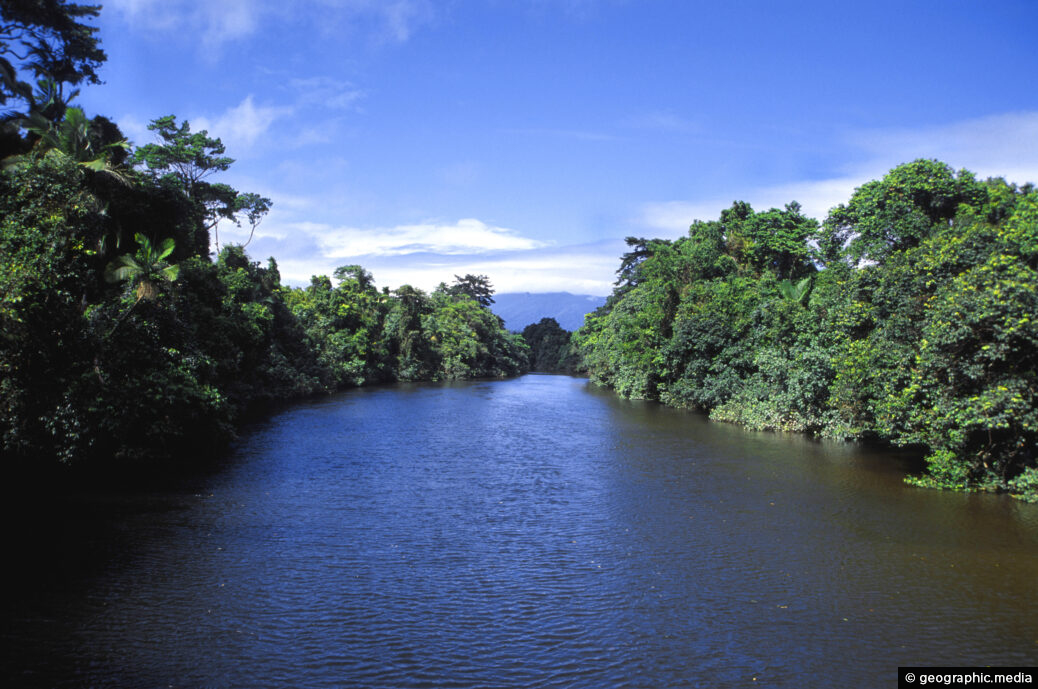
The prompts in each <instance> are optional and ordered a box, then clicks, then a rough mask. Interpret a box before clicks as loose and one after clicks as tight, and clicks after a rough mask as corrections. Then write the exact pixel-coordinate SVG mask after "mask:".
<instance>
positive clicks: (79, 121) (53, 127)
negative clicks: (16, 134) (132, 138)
mask: <svg viewBox="0 0 1038 689" xmlns="http://www.w3.org/2000/svg"><path fill="white" fill-rule="evenodd" d="M21 125H22V126H23V127H25V128H26V129H28V130H29V131H30V132H32V133H33V134H36V135H37V136H38V137H39V140H38V141H37V142H36V146H35V148H36V150H38V151H40V152H41V153H44V154H47V153H50V152H51V151H57V152H58V153H61V154H62V155H65V156H67V157H69V158H71V159H72V160H73V161H75V162H76V163H78V164H79V165H81V166H83V167H85V168H87V169H88V170H93V171H95V172H103V173H106V174H108V175H111V176H112V177H114V178H115V179H117V180H119V181H121V182H123V183H126V181H127V180H126V176H125V174H123V172H122V171H121V170H120V169H119V168H118V167H116V166H114V165H112V163H111V155H112V153H113V151H114V150H115V149H117V148H122V149H129V148H130V144H129V142H128V141H126V140H125V139H124V140H122V141H117V142H115V143H111V144H107V145H105V146H101V147H98V146H97V145H96V144H95V141H94V138H93V137H92V136H91V132H90V120H88V119H87V117H86V114H85V113H84V112H83V110H82V109H81V108H68V109H67V110H65V118H64V119H63V120H61V122H58V123H57V124H54V123H53V122H51V121H50V120H49V119H47V118H46V117H45V116H44V115H43V114H42V113H41V112H40V111H38V110H34V111H33V112H32V113H30V114H29V116H28V117H26V118H23V119H22V120H21ZM24 160H25V156H14V157H12V158H9V159H7V161H5V164H6V165H12V164H14V165H16V164H18V163H20V162H22V161H24Z"/></svg>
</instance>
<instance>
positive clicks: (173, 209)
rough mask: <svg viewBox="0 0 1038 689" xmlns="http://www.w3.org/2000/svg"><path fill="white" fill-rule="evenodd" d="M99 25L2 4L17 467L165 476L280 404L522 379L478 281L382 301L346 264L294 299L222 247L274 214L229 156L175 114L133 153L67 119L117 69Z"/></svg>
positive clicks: (274, 275) (359, 271)
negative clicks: (417, 385) (91, 86)
mask: <svg viewBox="0 0 1038 689" xmlns="http://www.w3.org/2000/svg"><path fill="white" fill-rule="evenodd" d="M98 12H99V8H98V7H91V6H81V5H74V4H70V3H66V2H63V1H62V0H58V1H56V2H47V3H39V2H33V1H20V0H19V1H14V0H4V2H2V3H0V18H2V30H0V108H4V109H5V112H4V113H3V120H2V123H0V158H2V161H3V164H2V166H3V169H2V171H0V333H2V336H0V432H2V436H0V449H2V451H3V454H4V455H5V456H6V457H12V458H17V459H20V460H22V461H23V463H24V464H29V465H46V464H51V463H54V461H55V460H57V461H60V462H64V463H78V464H85V465H92V466H97V465H99V464H108V463H111V462H115V463H117V464H118V466H119V467H120V468H121V469H129V468H130V467H131V465H133V466H141V465H145V466H147V465H149V464H152V465H154V464H155V462H156V461H158V460H168V459H170V458H173V457H184V456H190V453H189V452H187V451H188V450H194V449H210V448H213V447H214V446H219V445H220V444H222V443H224V442H226V441H227V440H228V439H229V438H231V437H232V436H233V432H234V427H235V424H236V423H238V422H239V420H240V419H241V418H243V417H244V416H246V415H247V414H248V413H249V412H250V411H251V410H254V409H257V408H261V407H263V406H264V405H265V404H266V403H269V402H272V401H275V400H283V399H290V398H297V397H301V396H306V395H312V394H317V393H325V392H329V391H333V390H337V389H340V388H343V387H349V386H356V385H363V384H366V383H372V382H381V381H394V380H402V381H410V380H442V379H458V378H470V377H485V376H505V375H515V374H517V373H520V372H522V371H523V370H525V368H526V365H527V363H526V356H527V354H526V352H527V348H526V345H525V343H524V342H523V341H522V338H521V337H520V336H519V335H516V334H509V333H507V332H506V331H504V329H503V328H502V327H501V321H500V319H499V318H498V317H497V316H495V315H494V314H493V313H492V312H491V311H490V310H489V308H488V307H489V304H490V303H492V301H493V300H492V298H491V297H490V295H491V294H492V290H491V288H490V284H489V282H488V281H487V279H486V278H485V277H484V276H472V275H467V276H465V277H464V278H458V279H457V280H456V281H455V283H454V284H453V285H450V286H448V285H446V284H442V283H441V285H440V287H439V288H437V289H436V290H435V291H433V292H432V293H431V294H427V293H425V292H423V291H422V290H419V289H415V288H413V287H411V286H408V285H404V286H402V287H399V288H398V289H396V290H393V291H390V290H388V289H382V290H381V291H379V290H377V289H376V288H375V286H374V284H373V279H372V276H371V274H370V273H368V272H367V271H365V270H364V269H363V268H362V267H360V266H356V265H348V266H342V267H340V268H338V269H337V270H336V271H335V273H334V275H333V276H332V278H329V277H328V276H323V275H322V276H316V277H314V278H313V279H312V280H311V282H310V285H309V286H307V287H305V288H290V287H287V286H285V285H283V284H282V283H281V279H280V275H279V272H278V267H277V263H276V262H275V260H274V259H273V258H272V259H270V260H269V261H268V262H267V264H266V265H265V266H263V265H260V264H259V263H257V262H255V261H252V260H251V259H250V258H249V257H248V256H247V255H246V253H245V251H244V247H243V246H235V245H228V246H223V247H222V248H220V247H219V243H218V239H219V237H218V227H219V225H220V224H221V223H227V222H233V223H238V224H241V223H247V224H248V225H249V226H251V229H252V230H255V227H256V225H257V224H258V223H259V222H260V220H261V219H262V217H263V216H264V214H265V213H266V212H267V211H268V210H269V208H270V200H269V199H266V198H263V197H261V196H259V195H256V194H251V193H245V192H240V191H238V190H235V189H233V188H231V187H230V186H228V185H226V184H223V183H220V182H218V181H214V178H215V177H216V176H217V175H218V173H220V172H224V171H226V170H227V169H228V168H229V167H230V165H231V164H232V163H233V160H232V159H231V158H229V157H227V156H226V155H225V149H224V146H223V144H222V143H221V141H220V140H219V139H217V138H211V137H210V136H209V134H208V132H206V131H200V132H193V131H191V128H190V126H189V124H188V123H187V122H179V123H178V122H177V120H176V118H175V117H173V116H167V117H162V118H159V119H157V120H155V121H154V122H152V124H151V125H150V127H149V128H150V129H151V130H152V131H153V132H155V134H156V135H157V143H152V144H147V145H144V146H140V147H139V148H136V149H134V148H133V147H131V146H130V144H129V143H127V142H126V140H125V139H124V137H123V135H122V134H121V132H119V130H118V127H116V125H114V124H113V123H112V122H111V121H109V120H108V119H106V118H104V117H102V116H96V117H93V118H88V117H87V116H86V115H85V114H84V113H83V111H82V110H81V109H79V108H76V107H73V106H71V105H70V101H71V99H72V98H73V97H74V95H75V93H76V92H75V91H71V92H69V91H68V89H69V88H71V87H74V86H75V85H76V84H78V83H81V82H86V83H90V82H95V83H96V81H97V76H96V69H97V67H98V66H99V65H100V64H101V63H102V62H103V60H104V58H105V56H104V53H103V51H101V49H100V46H99V45H98V42H97V40H96V37H95V36H94V33H95V31H96V29H94V28H93V27H91V26H89V25H87V24H85V23H84V20H85V19H89V18H92V17H96V16H97V14H98ZM21 56H27V57H25V58H24V59H21ZM12 61H13V62H12ZM26 75H30V76H32V77H35V79H36V84H35V85H30V84H29V83H28V82H27V81H25V80H23V79H24V78H27V77H26ZM211 242H212V244H213V245H215V246H216V247H217V249H218V251H217V253H216V254H215V260H214V259H213V258H211V257H210V247H211ZM333 279H334V281H335V282H334V284H333ZM145 471H147V469H145Z"/></svg>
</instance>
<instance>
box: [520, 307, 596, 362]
mask: <svg viewBox="0 0 1038 689" xmlns="http://www.w3.org/2000/svg"><path fill="white" fill-rule="evenodd" d="M572 335H573V334H572V333H571V332H569V331H568V330H564V329H563V328H562V326H560V325H559V322H558V321H556V320H555V319H554V318H542V319H541V320H540V321H539V322H537V323H531V324H530V325H528V326H526V327H525V328H523V339H524V340H525V341H526V344H527V346H528V347H529V348H530V369H531V370H533V371H540V372H542V373H577V372H578V371H580V370H581V365H582V358H581V356H580V352H579V351H578V350H577V348H576V346H575V345H574V344H573V341H572Z"/></svg>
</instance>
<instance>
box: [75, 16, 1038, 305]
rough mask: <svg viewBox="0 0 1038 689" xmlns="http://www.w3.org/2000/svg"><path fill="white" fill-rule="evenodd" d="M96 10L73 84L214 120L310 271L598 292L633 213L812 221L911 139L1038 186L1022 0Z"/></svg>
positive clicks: (136, 105) (294, 258)
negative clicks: (748, 209)
mask: <svg viewBox="0 0 1038 689" xmlns="http://www.w3.org/2000/svg"><path fill="white" fill-rule="evenodd" d="M98 25H99V26H100V28H101V40H102V43H103V46H104V48H105V50H106V51H107V52H108V56H109V59H108V62H107V63H106V64H105V65H104V67H103V69H102V78H103V79H104V81H105V82H106V83H105V84H104V85H103V86H94V87H89V88H86V89H84V91H83V94H82V95H81V97H80V104H81V105H83V107H84V108H85V109H86V110H87V112H88V114H91V115H92V114H104V115H106V116H108V117H110V118H112V119H114V120H115V121H117V122H118V123H119V124H120V126H121V127H122V129H123V131H124V132H125V133H126V134H127V135H128V136H129V137H130V139H131V140H132V141H133V142H134V143H137V144H143V143H148V142H150V141H151V140H152V138H151V134H150V132H148V131H147V129H146V125H147V123H148V121H150V120H152V119H154V118H157V117H160V116H163V115H167V114H175V115H177V116H178V117H179V118H181V119H188V120H189V121H190V122H191V124H192V127H193V128H194V129H201V128H206V129H208V130H209V132H210V134H211V135H213V136H219V137H220V138H221V139H222V140H223V141H224V143H225V144H226V145H227V148H228V154H229V155H231V156H232V157H234V158H235V159H236V160H237V162H236V163H235V165H234V166H233V168H232V170H231V171H230V172H229V173H227V175H226V176H225V177H224V180H223V181H226V182H228V183H229V184H232V185H233V186H235V187H237V188H238V189H240V190H242V191H255V192H258V193H261V194H263V195H265V196H268V197H270V198H271V199H272V200H273V201H274V208H273V210H272V212H271V213H270V215H269V216H268V217H267V218H266V219H265V220H264V221H263V223H262V224H261V225H260V226H259V228H258V230H257V236H256V238H255V239H254V240H253V242H252V243H251V244H250V245H249V247H248V251H249V253H250V254H251V255H252V256H253V257H254V258H256V259H258V260H265V259H266V257H267V256H274V257H275V258H276V259H277V260H278V263H279V265H280V267H281V271H282V275H283V277H284V279H285V280H286V281H287V282H289V283H292V284H297V285H299V284H306V283H308V282H309V277H310V275H312V274H315V273H326V274H330V273H331V271H332V270H333V269H334V268H335V266H338V265H344V264H350V263H360V264H361V265H363V266H364V267H366V268H367V269H368V270H370V271H372V272H373V273H374V276H375V281H376V283H377V284H378V285H379V286H383V285H387V286H389V287H393V288H395V287H397V286H399V285H400V284H403V283H405V282H406V283H410V284H413V285H415V286H418V287H421V288H423V289H430V288H432V287H434V286H435V285H436V284H437V283H438V282H440V281H441V280H442V281H448V282H449V281H451V279H452V277H453V275H454V274H464V273H482V274H486V275H488V276H489V277H490V279H491V281H492V282H493V284H494V285H495V287H496V288H497V289H498V291H501V292H509V291H531V292H547V291H558V290H566V291H571V292H575V293H581V294H598V295H602V294H607V293H608V292H609V291H610V289H611V284H612V281H613V280H614V279H615V275H614V271H615V270H616V268H617V266H618V264H619V256H620V254H621V253H622V252H623V251H624V250H625V246H624V244H623V238H624V237H625V236H628V235H638V236H648V237H666V238H674V237H678V236H681V235H682V234H684V233H685V232H686V231H687V229H688V225H689V224H690V223H691V221H692V220H693V219H697V218H698V219H712V218H716V217H717V215H718V213H719V212H720V210H721V209H722V208H724V207H726V206H728V205H730V204H731V202H732V201H733V200H735V199H743V200H747V201H749V202H750V203H752V204H753V205H754V207H755V208H761V209H764V208H769V207H772V206H781V205H782V204H785V203H787V202H789V201H792V200H797V201H799V202H800V203H801V204H802V205H803V206H804V207H805V209H806V210H807V211H808V212H809V214H811V215H813V216H815V217H817V218H819V219H821V218H823V217H824V215H825V213H826V211H827V210H828V208H830V207H831V206H833V205H835V204H837V203H840V202H843V201H846V200H847V198H848V197H849V196H850V194H851V192H852V191H853V189H854V187H855V186H857V185H860V184H861V183H863V182H865V181H867V180H869V179H873V178H876V177H878V176H881V175H882V174H883V173H884V172H885V171H886V170H888V169H889V168H891V167H893V166H894V165H897V164H898V163H901V162H906V161H909V160H912V159H915V158H918V157H934V158H939V159H941V160H944V161H945V162H947V163H949V164H951V165H952V166H953V167H956V168H963V167H965V168H967V169H970V170H972V171H974V172H976V173H978V174H979V175H981V176H982V177H986V176H995V175H997V176H1004V177H1006V178H1007V179H1009V180H1010V181H1015V182H1019V183H1023V182H1028V181H1031V182H1038V78H1036V76H1035V75H1036V74H1038V47H1036V42H1035V27H1036V26H1038V2H1033V0H1024V1H1021V2H999V3H981V2H965V1H957V0H941V1H935V2H908V1H907V0H901V1H900V2H886V1H870V2H855V3H845V2H833V1H832V0H828V1H826V2H781V1H779V0H773V1H771V2H766V1H760V2H751V1H739V0H730V1H729V2H696V1H694V0H686V1H684V2H676V1H662V0H661V1H655V0H642V1H634V0H630V1H623V0H525V1H524V0H308V1H306V2H304V1H302V0H297V1H295V2H292V1H291V0H107V1H106V2H105V7H104V10H103V11H102V14H101V17H100V20H99V22H98ZM220 236H221V240H223V241H244V240H245V238H246V235H245V234H242V233H240V232H236V230H235V228H234V227H232V226H228V225H226V224H225V225H222V226H221V227H220Z"/></svg>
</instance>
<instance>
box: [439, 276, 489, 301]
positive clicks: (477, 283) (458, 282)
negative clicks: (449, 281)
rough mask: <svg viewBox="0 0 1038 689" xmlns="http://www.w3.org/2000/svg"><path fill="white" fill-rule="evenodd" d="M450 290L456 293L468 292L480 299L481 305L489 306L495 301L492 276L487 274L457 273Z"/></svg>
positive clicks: (469, 294)
mask: <svg viewBox="0 0 1038 689" xmlns="http://www.w3.org/2000/svg"><path fill="white" fill-rule="evenodd" d="M449 292H450V293H451V294H454V295H458V294H467V295H468V296H470V297H472V298H473V299H475V300H476V301H478V302H479V305H480V306H485V307H487V308H489V307H490V305H491V304H493V303H494V286H493V285H491V284H490V278H488V277H487V276H486V275H472V274H471V273H469V274H466V275H465V277H459V276H457V275H455V276H454V284H453V285H451V286H450V288H449Z"/></svg>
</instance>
